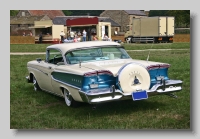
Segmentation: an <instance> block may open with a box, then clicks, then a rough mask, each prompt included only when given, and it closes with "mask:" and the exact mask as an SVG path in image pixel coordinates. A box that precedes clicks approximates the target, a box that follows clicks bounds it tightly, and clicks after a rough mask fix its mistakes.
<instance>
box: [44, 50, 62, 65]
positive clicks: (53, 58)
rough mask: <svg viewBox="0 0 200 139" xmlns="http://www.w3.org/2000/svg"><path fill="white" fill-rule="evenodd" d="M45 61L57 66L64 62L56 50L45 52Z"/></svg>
mask: <svg viewBox="0 0 200 139" xmlns="http://www.w3.org/2000/svg"><path fill="white" fill-rule="evenodd" d="M46 61H47V62H48V63H52V64H57V63H58V62H64V61H63V57H62V54H61V52H60V51H59V50H56V49H50V50H47V53H46Z"/></svg>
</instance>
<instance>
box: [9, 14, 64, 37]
mask: <svg viewBox="0 0 200 139" xmlns="http://www.w3.org/2000/svg"><path fill="white" fill-rule="evenodd" d="M64 15H65V14H64V13H63V12H62V10H20V11H19V13H18V14H17V15H16V16H15V17H10V35H11V36H20V35H22V33H23V32H25V33H26V34H28V33H29V32H30V31H32V33H33V35H36V34H35V29H34V28H30V27H31V26H34V21H44V20H52V19H53V18H55V17H56V16H64Z"/></svg>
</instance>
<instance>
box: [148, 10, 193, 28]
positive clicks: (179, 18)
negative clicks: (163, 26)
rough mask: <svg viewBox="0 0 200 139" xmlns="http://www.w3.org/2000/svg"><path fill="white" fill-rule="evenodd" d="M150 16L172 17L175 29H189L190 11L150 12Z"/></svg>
mask: <svg viewBox="0 0 200 139" xmlns="http://www.w3.org/2000/svg"><path fill="white" fill-rule="evenodd" d="M152 16H174V17H175V27H176V28H178V27H184V28H189V27H190V10H150V11H149V17H152Z"/></svg>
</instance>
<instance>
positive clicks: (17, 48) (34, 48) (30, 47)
mask: <svg viewBox="0 0 200 139" xmlns="http://www.w3.org/2000/svg"><path fill="white" fill-rule="evenodd" d="M49 45H51V44H11V45H10V52H45V50H46V47H47V46H49ZM123 46H124V47H125V49H126V50H138V49H139V50H144V49H190V43H169V44H168V43H159V44H123Z"/></svg>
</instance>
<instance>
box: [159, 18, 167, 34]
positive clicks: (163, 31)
mask: <svg viewBox="0 0 200 139" xmlns="http://www.w3.org/2000/svg"><path fill="white" fill-rule="evenodd" d="M159 21H160V24H159V27H160V36H166V35H167V34H166V33H167V26H166V25H167V24H166V23H167V18H166V17H160V20H159Z"/></svg>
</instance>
